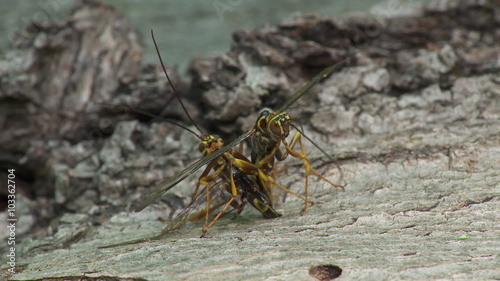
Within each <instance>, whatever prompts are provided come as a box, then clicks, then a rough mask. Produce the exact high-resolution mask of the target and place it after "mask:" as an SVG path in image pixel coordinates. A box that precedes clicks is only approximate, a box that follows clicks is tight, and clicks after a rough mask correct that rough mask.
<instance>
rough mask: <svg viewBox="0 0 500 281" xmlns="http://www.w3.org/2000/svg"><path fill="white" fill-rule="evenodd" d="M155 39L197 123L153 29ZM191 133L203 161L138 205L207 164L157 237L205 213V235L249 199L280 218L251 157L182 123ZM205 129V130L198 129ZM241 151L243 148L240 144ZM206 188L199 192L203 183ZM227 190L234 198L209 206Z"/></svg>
mask: <svg viewBox="0 0 500 281" xmlns="http://www.w3.org/2000/svg"><path fill="white" fill-rule="evenodd" d="M151 35H152V38H153V42H154V45H155V48H156V51H157V53H158V57H159V59H160V63H161V66H162V68H163V71H164V73H165V76H166V77H167V80H168V82H169V84H170V86H171V88H172V89H173V92H174V95H175V96H176V97H177V99H178V100H179V102H180V103H181V106H182V108H183V109H184V111H185V112H186V114H187V116H188V118H189V119H190V120H191V122H192V123H193V124H194V125H195V127H196V128H198V127H197V126H196V124H195V123H194V121H193V120H192V119H191V117H190V116H189V113H188V112H187V110H186V108H185V106H184V104H183V102H182V100H181V99H180V98H179V97H178V95H177V91H176V89H175V87H174V85H173V83H172V81H171V80H170V77H169V76H168V74H167V71H166V69H165V66H164V64H163V61H162V58H161V56H160V52H159V50H158V46H157V44H156V41H155V38H154V34H153V31H151ZM182 127H183V128H184V129H187V130H188V131H190V132H191V133H193V134H195V135H196V136H197V137H198V138H199V139H200V141H201V142H200V145H199V151H200V152H201V154H202V155H203V156H204V158H202V159H201V160H200V161H198V162H196V163H195V164H193V165H191V166H190V167H188V168H186V169H185V170H184V171H182V172H181V173H179V174H178V175H177V176H174V177H173V178H169V179H167V180H165V181H164V182H162V183H160V184H159V185H158V186H157V188H156V189H155V190H154V191H153V192H152V193H151V194H149V195H148V196H147V197H146V198H145V199H144V201H143V202H142V203H141V204H140V205H139V206H138V207H137V208H136V210H135V211H136V212H139V211H141V210H143V209H144V208H146V207H147V206H148V205H150V204H151V203H152V202H153V201H155V200H156V199H157V198H159V197H161V196H162V195H163V194H164V193H165V192H167V191H168V190H170V189H171V188H172V187H173V186H174V185H175V184H177V183H179V182H180V181H182V180H183V179H184V178H186V177H188V176H189V175H191V174H192V173H193V172H194V171H196V170H197V169H199V168H200V167H202V166H203V165H205V164H206V165H207V167H206V168H205V170H204V171H203V173H202V174H201V176H200V177H199V178H198V183H197V185H196V188H195V191H194V193H193V196H192V200H191V202H190V203H189V204H188V206H187V207H186V208H184V209H183V210H182V211H181V213H180V214H179V215H177V216H176V217H175V218H174V220H173V221H172V222H171V223H169V225H167V227H165V229H163V230H162V232H161V233H160V234H159V235H158V236H157V237H155V238H156V239H160V238H162V237H164V236H165V235H166V234H167V233H169V232H170V231H172V230H175V229H178V228H180V227H181V226H183V225H184V224H185V223H186V221H188V220H196V219H199V218H201V217H202V216H206V222H205V225H204V226H203V230H202V235H201V237H204V236H205V234H206V233H207V231H208V230H209V229H210V227H211V226H212V225H213V224H214V223H215V222H216V221H217V220H218V219H219V217H220V216H221V215H222V214H223V213H224V212H225V211H226V210H227V209H228V208H229V206H232V207H233V208H235V209H237V210H238V212H241V211H242V210H243V207H244V206H245V204H246V202H249V203H250V204H251V205H252V206H253V207H254V208H256V209H257V210H258V211H259V212H260V213H261V214H262V216H263V217H264V218H266V219H272V218H277V217H280V216H281V214H279V213H278V212H276V210H275V209H274V208H273V206H272V201H271V199H270V198H269V197H268V194H267V191H268V190H269V188H268V187H267V186H265V184H266V182H264V181H259V180H258V179H257V177H258V174H259V172H258V171H259V169H258V167H257V166H255V165H254V164H253V163H252V162H251V161H250V160H249V159H248V158H246V157H245V156H244V155H243V154H242V153H241V151H240V152H239V151H236V150H234V149H232V148H229V149H224V148H222V147H223V144H224V142H223V140H222V138H220V137H219V136H217V135H208V134H203V133H201V135H197V134H196V133H195V132H193V131H192V130H190V129H188V128H186V127H184V126H182ZM198 130H199V131H200V132H201V130H200V129H199V128H198ZM221 149H224V150H223V151H222V153H218V151H220V150H221ZM240 150H241V147H240ZM202 185H203V186H204V188H203V189H202V190H201V191H199V188H200V186H202ZM223 191H226V192H227V193H228V194H230V197H229V198H228V199H226V200H224V202H222V203H220V204H217V205H215V206H214V207H209V206H210V205H211V204H212V203H214V202H215V200H216V198H218V197H220V196H221V195H222V193H223ZM202 203H205V206H204V208H203V210H201V211H200V212H198V213H195V214H193V215H190V214H191V212H192V211H193V210H194V209H196V208H197V207H198V206H199V205H201V204H202ZM218 208H221V210H220V211H219V213H218V214H217V215H216V216H215V218H213V219H212V221H210V222H209V220H208V215H209V214H210V213H212V212H213V211H214V210H216V209H218Z"/></svg>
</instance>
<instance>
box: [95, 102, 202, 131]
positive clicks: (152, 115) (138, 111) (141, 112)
mask: <svg viewBox="0 0 500 281" xmlns="http://www.w3.org/2000/svg"><path fill="white" fill-rule="evenodd" d="M98 104H102V105H104V106H107V107H116V105H114V104H109V103H105V102H100V103H98ZM122 106H123V107H125V108H126V109H127V110H129V111H132V112H135V113H139V114H142V115H145V116H149V117H151V118H153V119H154V118H157V117H158V116H156V115H154V114H151V113H149V112H146V111H142V110H139V109H135V108H132V107H130V106H128V105H122ZM163 121H165V122H168V123H170V124H172V125H175V126H177V127H180V128H182V129H184V130H186V131H188V132H190V133H191V134H193V135H195V136H196V137H197V138H199V139H200V140H201V137H200V136H199V135H198V134H197V133H196V132H195V131H193V130H191V129H189V128H188V127H186V126H184V125H182V124H179V123H176V122H174V121H170V120H168V119H163Z"/></svg>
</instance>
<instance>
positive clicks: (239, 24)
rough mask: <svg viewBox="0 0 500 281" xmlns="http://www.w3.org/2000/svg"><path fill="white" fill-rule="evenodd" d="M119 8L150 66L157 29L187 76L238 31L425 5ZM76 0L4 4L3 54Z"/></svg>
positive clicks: (323, 2) (149, 4)
mask: <svg viewBox="0 0 500 281" xmlns="http://www.w3.org/2000/svg"><path fill="white" fill-rule="evenodd" d="M103 2H107V3H110V4H112V5H113V6H115V7H116V8H117V9H119V10H120V11H121V12H122V13H124V14H125V15H126V16H127V17H128V18H129V19H131V20H132V22H133V25H134V26H135V27H136V28H137V29H138V30H139V31H140V33H141V34H142V35H143V36H144V38H143V41H144V42H145V44H146V45H147V51H146V53H145V55H144V59H143V62H144V63H157V62H158V59H157V57H156V54H155V53H154V50H153V49H152V42H151V39H150V37H149V30H150V29H154V31H155V35H156V37H157V41H158V44H159V47H160V50H161V51H162V54H163V59H164V60H165V62H166V63H167V64H169V65H178V66H179V67H180V71H181V72H183V71H185V70H186V68H187V65H188V64H189V61H190V60H191V59H192V58H193V57H195V56H208V55H215V54H218V53H222V52H225V51H227V50H228V49H229V48H230V44H231V40H232V39H231V34H232V32H233V31H234V30H237V29H248V30H251V29H255V28H258V27H260V26H262V25H264V24H265V23H277V22H279V21H281V20H283V19H286V18H287V17H289V16H290V15H292V14H293V13H296V12H300V11H304V12H316V13H319V14H321V15H324V16H334V15H341V14H344V13H347V12H356V11H359V12H369V11H370V9H372V7H373V6H374V5H377V4H378V5H379V6H378V9H379V10H382V11H383V12H384V13H387V14H388V15H390V14H397V13H399V12H400V11H401V10H402V9H403V7H404V6H407V5H408V4H418V3H421V2H422V0H390V1H382V0H362V1H345V0H341V1H333V0H316V1H300V0H290V1H268V0H246V1H243V0H188V1H179V0H175V1H174V0H147V1H137V0H104V1H103ZM72 3H73V1H72V0H34V1H33V0H20V1H12V0H0V6H1V7H2V9H0V21H1V23H0V36H1V38H3V39H2V40H0V52H1V53H4V52H5V51H6V50H8V49H10V48H12V43H11V42H12V39H13V38H14V37H15V34H16V32H17V31H18V30H19V29H20V28H21V26H23V25H24V24H26V22H29V21H33V20H35V21H40V20H42V21H44V20H56V19H57V18H58V17H60V16H61V15H64V14H65V13H67V11H68V9H69V8H70V7H71V6H72Z"/></svg>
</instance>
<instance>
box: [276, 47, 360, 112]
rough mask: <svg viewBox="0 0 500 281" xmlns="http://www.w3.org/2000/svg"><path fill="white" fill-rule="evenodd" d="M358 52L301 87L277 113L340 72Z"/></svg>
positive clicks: (326, 69)
mask: <svg viewBox="0 0 500 281" xmlns="http://www.w3.org/2000/svg"><path fill="white" fill-rule="evenodd" d="M356 54H357V52H355V53H353V54H350V55H349V56H347V57H346V58H345V59H343V60H341V61H340V62H338V63H336V64H334V65H332V66H330V67H327V68H325V69H324V70H323V71H321V72H320V73H319V74H318V75H316V76H314V78H313V79H312V80H311V82H309V83H307V84H305V85H304V86H302V87H300V89H298V90H297V92H295V94H293V96H291V97H290V98H289V99H288V100H287V101H286V102H285V103H284V104H283V105H282V106H281V107H280V108H279V109H277V110H276V111H275V112H276V113H279V112H283V111H285V110H286V109H287V108H288V107H290V106H291V105H292V104H294V103H295V102H296V101H298V100H299V99H300V98H301V97H302V96H303V95H304V94H306V93H307V92H308V91H309V90H310V89H311V88H312V87H314V86H315V85H316V84H318V83H319V82H321V81H322V80H323V79H325V78H326V77H328V76H329V75H330V74H332V72H334V71H335V70H338V69H339V68H340V67H341V66H342V64H344V63H345V62H346V61H347V60H348V59H349V58H351V57H353V56H354V55H356Z"/></svg>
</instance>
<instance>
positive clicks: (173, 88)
mask: <svg viewBox="0 0 500 281" xmlns="http://www.w3.org/2000/svg"><path fill="white" fill-rule="evenodd" d="M151 37H152V38H153V43H154V45H155V49H156V53H157V54H158V58H159V59H160V64H161V67H162V69H163V73H165V76H167V80H168V83H169V84H170V87H172V90H173V91H174V96H175V97H176V98H177V100H179V102H180V103H181V106H182V109H183V110H184V112H186V115H187V117H188V118H189V121H191V123H192V124H193V125H194V126H195V127H196V129H197V130H198V131H199V132H200V133H202V131H201V130H200V128H199V127H198V125H196V123H195V122H194V121H193V118H191V115H189V112H188V111H187V109H186V107H185V106H184V103H183V102H182V100H181V98H180V97H179V95H178V94H177V90H176V89H175V87H174V84H173V83H172V81H171V80H170V77H169V76H168V74H167V70H166V69H165V65H164V64H163V60H162V59H161V55H160V50H159V49H158V44H156V39H155V35H154V33H153V29H151Z"/></svg>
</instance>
